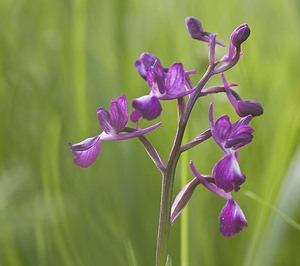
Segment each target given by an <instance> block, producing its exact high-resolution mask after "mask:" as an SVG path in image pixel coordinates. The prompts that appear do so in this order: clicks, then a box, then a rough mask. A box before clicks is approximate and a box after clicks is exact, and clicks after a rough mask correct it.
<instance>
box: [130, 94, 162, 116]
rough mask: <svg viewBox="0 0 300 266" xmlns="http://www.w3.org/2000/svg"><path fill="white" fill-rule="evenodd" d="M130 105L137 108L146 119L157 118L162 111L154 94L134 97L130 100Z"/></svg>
mask: <svg viewBox="0 0 300 266" xmlns="http://www.w3.org/2000/svg"><path fill="white" fill-rule="evenodd" d="M132 107H133V108H134V109H137V110H139V111H140V113H141V114H142V117H143V118H145V119H147V120H153V119H155V118H157V117H158V116H159V115H160V113H161V111H162V107H161V105H160V103H159V100H158V98H157V97H156V96H154V95H145V96H142V97H140V98H137V99H134V100H133V101H132Z"/></svg>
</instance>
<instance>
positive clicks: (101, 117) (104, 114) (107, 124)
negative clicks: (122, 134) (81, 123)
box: [96, 107, 115, 134]
mask: <svg viewBox="0 0 300 266" xmlns="http://www.w3.org/2000/svg"><path fill="white" fill-rule="evenodd" d="M96 113H97V117H98V121H99V124H100V125H101V127H102V129H103V131H104V132H105V133H106V134H111V133H113V134H115V132H114V128H113V126H112V124H111V121H110V114H109V112H108V111H107V110H106V109H104V108H102V107H100V108H97V110H96Z"/></svg>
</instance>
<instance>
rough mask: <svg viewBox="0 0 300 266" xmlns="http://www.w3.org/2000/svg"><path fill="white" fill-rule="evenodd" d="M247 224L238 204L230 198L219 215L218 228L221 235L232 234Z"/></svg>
mask: <svg viewBox="0 0 300 266" xmlns="http://www.w3.org/2000/svg"><path fill="white" fill-rule="evenodd" d="M247 226H248V223H247V220H246V218H245V215H244V213H243V211H242V209H241V208H240V206H239V205H238V204H237V203H236V202H235V201H234V200H233V199H232V198H231V199H229V200H228V201H227V203H226V204H225V206H224V207H223V209H222V210H221V212H220V215H219V230H220V232H221V233H222V235H223V236H234V235H235V234H237V233H238V232H240V231H241V230H243V229H245V228H246V227H247Z"/></svg>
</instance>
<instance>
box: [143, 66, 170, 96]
mask: <svg viewBox="0 0 300 266" xmlns="http://www.w3.org/2000/svg"><path fill="white" fill-rule="evenodd" d="M146 77H147V81H148V85H149V87H150V88H151V91H152V93H153V94H154V95H156V96H157V97H159V95H162V94H165V92H166V85H165V72H164V69H163V67H162V65H161V64H160V63H159V61H155V63H154V65H153V66H152V67H150V69H149V71H148V72H147V75H146Z"/></svg>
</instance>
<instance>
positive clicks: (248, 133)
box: [225, 125, 254, 150]
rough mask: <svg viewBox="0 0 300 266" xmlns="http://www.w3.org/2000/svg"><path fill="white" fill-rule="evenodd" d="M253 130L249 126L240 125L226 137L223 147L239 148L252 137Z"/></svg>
mask: <svg viewBox="0 0 300 266" xmlns="http://www.w3.org/2000/svg"><path fill="white" fill-rule="evenodd" d="M253 132H254V130H253V128H252V127H251V126H248V125H246V126H240V127H238V128H236V130H235V131H232V132H231V134H230V136H229V137H228V139H227V140H226V144H225V148H233V149H234V150H237V149H239V148H240V147H242V146H245V145H247V144H249V143H250V142H251V141H252V139H253V136H252V133H253Z"/></svg>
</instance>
